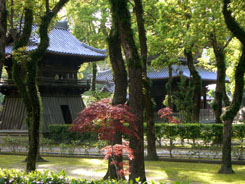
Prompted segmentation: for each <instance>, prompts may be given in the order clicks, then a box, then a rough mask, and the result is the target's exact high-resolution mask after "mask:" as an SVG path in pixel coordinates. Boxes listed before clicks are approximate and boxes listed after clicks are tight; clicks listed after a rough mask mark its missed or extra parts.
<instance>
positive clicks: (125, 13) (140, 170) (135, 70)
mask: <svg viewBox="0 0 245 184" xmlns="http://www.w3.org/2000/svg"><path fill="white" fill-rule="evenodd" d="M127 3H128V1H125V0H116V1H114V0H110V4H111V13H112V17H114V18H115V19H116V20H117V22H118V28H119V35H120V39H121V43H122V48H123V50H124V53H125V58H126V61H127V65H128V75H129V105H130V106H131V108H132V111H133V112H134V113H135V114H136V115H137V117H138V120H137V122H136V126H137V129H138V132H137V133H138V135H139V138H140V139H136V138H135V137H132V136H130V147H131V148H132V149H133V150H134V156H135V159H134V160H132V161H130V166H131V171H130V172H131V173H130V176H129V179H130V180H133V181H135V180H136V178H138V177H140V181H141V182H144V181H146V176H145V164H144V141H143V140H144V137H143V128H144V126H143V101H142V99H143V93H142V89H143V84H142V62H141V60H140V57H139V54H138V51H137V47H136V43H135V40H134V37H133V31H132V29H131V17H130V12H129V9H128V5H127Z"/></svg>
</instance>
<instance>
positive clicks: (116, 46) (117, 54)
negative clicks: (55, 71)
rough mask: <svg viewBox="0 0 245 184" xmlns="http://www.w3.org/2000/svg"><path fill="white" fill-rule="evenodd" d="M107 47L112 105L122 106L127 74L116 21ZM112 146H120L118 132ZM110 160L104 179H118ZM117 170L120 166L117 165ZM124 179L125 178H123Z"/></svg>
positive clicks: (118, 158) (120, 137)
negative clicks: (110, 71)
mask: <svg viewBox="0 0 245 184" xmlns="http://www.w3.org/2000/svg"><path fill="white" fill-rule="evenodd" d="M107 42H108V47H109V56H110V62H111V66H112V70H113V74H114V75H113V80H114V85H115V90H114V94H113V99H112V105H117V104H124V103H125V102H126V95H127V86H128V85H127V72H126V68H125V64H124V60H123V57H122V50H121V41H120V39H119V33H118V25H117V22H116V20H114V19H113V27H112V28H111V32H110V36H109V37H108V39H107ZM114 144H122V135H121V133H120V132H119V131H117V132H116V134H115V137H114V142H113V145H114ZM111 161H112V160H111V159H110V158H109V160H108V169H107V173H106V175H105V176H104V179H109V178H110V179H119V178H118V175H117V170H116V168H115V166H114V165H112V164H111ZM116 161H117V162H116V164H117V163H120V162H122V161H123V158H122V157H117V160H116ZM117 168H120V165H119V164H117ZM123 179H125V178H123Z"/></svg>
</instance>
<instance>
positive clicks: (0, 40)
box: [0, 0, 7, 79]
mask: <svg viewBox="0 0 245 184" xmlns="http://www.w3.org/2000/svg"><path fill="white" fill-rule="evenodd" d="M6 31H7V11H6V1H5V0H1V1H0V79H1V77H2V69H3V64H4V61H5V45H6Z"/></svg>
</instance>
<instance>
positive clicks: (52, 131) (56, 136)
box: [48, 124, 98, 143]
mask: <svg viewBox="0 0 245 184" xmlns="http://www.w3.org/2000/svg"><path fill="white" fill-rule="evenodd" d="M70 126H71V125H68V124H52V125H49V135H48V138H49V139H52V140H54V141H55V143H71V142H72V141H79V142H83V141H96V140H97V137H98V136H97V134H95V133H94V134H93V133H92V134H91V133H88V132H84V133H78V132H71V131H69V128H70Z"/></svg>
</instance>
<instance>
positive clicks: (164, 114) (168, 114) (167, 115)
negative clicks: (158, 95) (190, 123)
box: [158, 107, 180, 124]
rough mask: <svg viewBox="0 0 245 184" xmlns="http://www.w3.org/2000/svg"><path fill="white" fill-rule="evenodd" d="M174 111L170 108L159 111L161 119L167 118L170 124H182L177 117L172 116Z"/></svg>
mask: <svg viewBox="0 0 245 184" xmlns="http://www.w3.org/2000/svg"><path fill="white" fill-rule="evenodd" d="M172 113H173V110H172V109H171V108H169V107H165V108H162V109H160V110H159V111H158V115H159V116H160V118H167V119H168V121H169V122H170V123H176V124H180V120H179V119H177V117H175V116H172Z"/></svg>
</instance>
